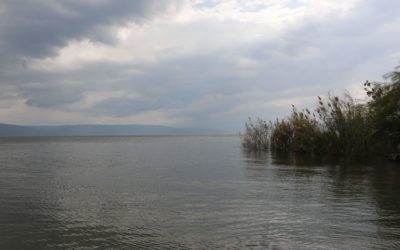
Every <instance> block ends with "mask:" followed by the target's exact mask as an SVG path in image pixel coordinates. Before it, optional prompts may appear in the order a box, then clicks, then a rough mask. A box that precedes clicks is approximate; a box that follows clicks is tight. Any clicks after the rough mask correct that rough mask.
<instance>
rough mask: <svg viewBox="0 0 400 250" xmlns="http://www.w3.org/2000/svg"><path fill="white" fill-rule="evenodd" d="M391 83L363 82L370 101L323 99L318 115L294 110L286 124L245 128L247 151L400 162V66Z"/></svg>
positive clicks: (388, 77) (389, 78) (261, 123)
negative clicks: (383, 159)
mask: <svg viewBox="0 0 400 250" xmlns="http://www.w3.org/2000/svg"><path fill="white" fill-rule="evenodd" d="M384 77H385V79H386V80H387V82H385V83H382V82H369V81H366V82H365V83H364V90H365V93H366V99H367V101H366V102H357V101H355V100H354V99H353V98H352V97H351V96H350V94H348V93H346V94H344V95H343V96H342V97H339V96H335V95H331V94H328V96H327V97H326V98H322V97H320V96H318V99H317V102H318V103H317V106H316V108H314V109H313V110H310V109H308V108H305V109H303V110H301V111H299V110H297V108H296V107H295V106H294V105H292V111H291V113H290V114H289V115H288V116H287V117H286V118H283V119H276V120H274V121H267V120H263V119H261V118H258V119H257V120H255V121H254V120H252V119H251V118H249V120H248V121H247V122H246V123H245V131H244V133H243V134H241V139H242V146H243V147H244V148H246V149H249V150H270V151H271V152H274V153H296V154H297V153H300V154H303V155H315V156H340V157H387V158H389V159H390V160H394V161H400V67H396V68H395V70H394V71H393V72H391V73H389V74H386V75H385V76H384Z"/></svg>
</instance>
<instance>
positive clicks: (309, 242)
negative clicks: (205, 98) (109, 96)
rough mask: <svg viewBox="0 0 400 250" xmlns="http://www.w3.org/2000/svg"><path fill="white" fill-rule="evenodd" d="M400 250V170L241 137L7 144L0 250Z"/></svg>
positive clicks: (2, 155)
mask: <svg viewBox="0 0 400 250" xmlns="http://www.w3.org/2000/svg"><path fill="white" fill-rule="evenodd" d="M216 248H223V249H224V248H227V249H243V248H244V249H400V166H399V165H397V166H396V165H393V164H388V163H380V164H379V163H370V162H363V163H359V162H358V163H354V162H346V161H338V162H336V163H324V162H323V161H319V162H318V161H311V160H307V159H293V158H284V157H283V158H281V157H276V156H271V155H270V154H268V153H258V154H256V153H248V152H245V151H243V150H242V149H241V147H240V139H239V138H238V137H237V136H175V137H174V136H170V137H168V136H166V137H64V138H62V137H61V138H54V137H53V138H51V137H48V138H0V249H216Z"/></svg>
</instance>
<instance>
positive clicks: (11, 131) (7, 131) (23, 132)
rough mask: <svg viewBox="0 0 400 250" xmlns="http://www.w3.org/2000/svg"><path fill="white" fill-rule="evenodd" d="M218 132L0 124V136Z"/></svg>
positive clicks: (107, 126)
mask: <svg viewBox="0 0 400 250" xmlns="http://www.w3.org/2000/svg"><path fill="white" fill-rule="evenodd" d="M214 133H220V131H217V130H212V129H199V128H175V127H168V126H157V125H95V124H93V125H61V126H24V125H11V124H0V136H107V135H110V136H118V135H183V134H214Z"/></svg>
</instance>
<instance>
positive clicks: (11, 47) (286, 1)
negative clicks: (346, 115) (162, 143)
mask: <svg viewBox="0 0 400 250" xmlns="http://www.w3.org/2000/svg"><path fill="white" fill-rule="evenodd" d="M399 9H400V1H398V0H364V1H362V0H343V1H341V0H335V1H331V0H265V1H263V0H222V1H218V0H171V1H167V0H166V1H163V0H135V1H131V0H119V1H117V0H85V1H82V0H57V1H53V0H35V1H33V0H0V51H1V56H0V123H13V124H76V123H96V124H158V125H170V126H177V127H186V126H187V127H207V128H224V129H227V130H230V131H239V130H240V129H241V128H242V127H243V123H244V121H245V120H246V119H247V117H257V116H260V117H263V118H265V119H275V117H276V116H280V117H282V116H284V115H285V114H287V113H288V112H289V111H290V108H291V107H290V104H295V105H298V106H299V107H302V106H304V105H313V103H314V102H315V96H317V95H325V94H327V92H328V90H331V91H333V92H334V93H337V94H340V93H342V92H343V91H344V90H345V89H347V90H348V91H350V92H351V93H353V94H354V95H355V96H361V94H362V83H363V82H364V81H365V80H367V79H368V80H372V81H373V80H378V81H380V80H382V75H383V74H384V73H387V72H388V71H390V70H392V69H394V67H395V66H397V65H399V64H400V15H399V14H398V13H399Z"/></svg>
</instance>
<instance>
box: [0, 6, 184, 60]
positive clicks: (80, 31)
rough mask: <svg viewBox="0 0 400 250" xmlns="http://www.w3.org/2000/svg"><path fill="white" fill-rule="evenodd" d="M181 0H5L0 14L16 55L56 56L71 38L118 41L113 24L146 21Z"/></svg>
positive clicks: (1, 32)
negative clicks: (59, 49) (58, 50)
mask: <svg viewBox="0 0 400 250" xmlns="http://www.w3.org/2000/svg"><path fill="white" fill-rule="evenodd" d="M178 3H179V2H178V1H168V2H167V1H156V0H138V1H129V0H120V1H111V0H102V1H79V0H61V1H49V0H37V1H34V2H32V1H28V0H21V1H5V2H3V4H2V7H1V9H2V10H3V11H2V14H1V16H0V22H1V23H2V25H1V26H0V36H1V37H2V43H1V44H2V49H5V51H11V52H12V53H14V54H13V55H14V56H15V55H21V56H30V57H36V58H45V57H48V56H54V55H55V54H56V53H57V49H58V48H62V47H64V46H66V45H67V44H68V42H69V41H71V40H81V39H83V38H88V39H90V40H91V41H93V42H101V43H107V44H113V43H115V37H114V34H113V29H112V28H113V26H118V25H125V24H127V23H129V22H135V23H144V22H146V20H148V19H149V18H152V17H153V16H155V15H157V14H159V13H160V12H164V11H170V10H171V9H174V8H178V7H179V5H178Z"/></svg>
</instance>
